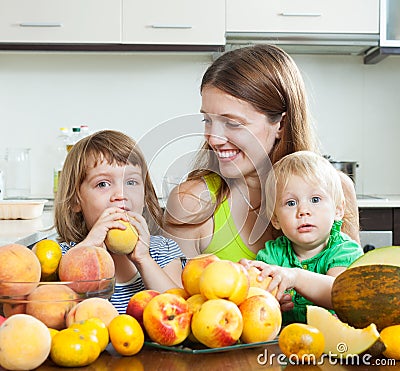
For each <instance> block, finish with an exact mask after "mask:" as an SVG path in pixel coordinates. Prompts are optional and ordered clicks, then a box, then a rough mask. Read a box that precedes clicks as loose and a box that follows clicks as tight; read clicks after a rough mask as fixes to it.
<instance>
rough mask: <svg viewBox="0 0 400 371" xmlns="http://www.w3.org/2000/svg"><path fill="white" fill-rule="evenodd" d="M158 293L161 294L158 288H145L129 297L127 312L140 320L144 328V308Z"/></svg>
mask: <svg viewBox="0 0 400 371" xmlns="http://www.w3.org/2000/svg"><path fill="white" fill-rule="evenodd" d="M157 295H160V293H159V292H158V291H156V290H143V291H139V292H137V293H135V294H133V295H132V297H131V298H130V299H129V302H128V305H127V307H126V314H129V315H130V316H132V317H133V318H135V319H136V320H137V321H138V322H139V324H140V326H141V327H142V329H143V330H144V324H143V311H144V308H145V307H146V305H147V304H148V303H149V301H150V300H151V299H153V298H154V297H155V296H157Z"/></svg>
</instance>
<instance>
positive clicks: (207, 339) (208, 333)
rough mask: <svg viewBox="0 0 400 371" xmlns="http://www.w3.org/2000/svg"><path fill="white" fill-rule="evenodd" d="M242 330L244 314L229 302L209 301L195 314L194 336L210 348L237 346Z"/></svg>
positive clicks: (220, 300)
mask: <svg viewBox="0 0 400 371" xmlns="http://www.w3.org/2000/svg"><path fill="white" fill-rule="evenodd" d="M242 330H243V319H242V314H241V312H240V310H239V308H238V306H237V305H236V304H235V303H233V302H231V301H229V300H225V299H210V300H207V301H206V302H204V303H203V304H202V305H201V307H200V309H199V310H198V311H196V312H195V313H194V314H193V318H192V332H193V335H194V336H195V338H196V339H197V340H198V341H200V342H201V343H202V344H204V345H206V346H207V347H209V348H220V347H225V346H230V345H233V344H235V343H236V342H237V341H238V339H239V338H240V335H241V333H242Z"/></svg>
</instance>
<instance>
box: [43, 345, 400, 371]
mask: <svg viewBox="0 0 400 371" xmlns="http://www.w3.org/2000/svg"><path fill="white" fill-rule="evenodd" d="M278 355H280V358H279V360H278V358H277V356H278ZM284 360H285V358H284V357H283V356H282V355H281V353H280V350H279V347H278V346H277V345H268V346H261V347H257V348H247V349H237V350H234V351H228V352H219V353H207V354H187V353H178V352H173V351H167V350H160V349H154V348H151V347H148V346H145V347H144V348H143V349H142V350H141V351H140V352H139V353H138V354H136V355H135V356H132V357H122V356H119V355H118V354H117V353H116V352H115V351H114V350H113V348H112V347H111V346H109V347H108V348H107V350H106V351H105V352H103V353H102V355H101V356H100V357H99V358H98V359H97V361H96V362H94V363H92V364H91V365H89V366H86V367H79V368H69V369H67V368H61V367H57V366H54V364H53V363H52V362H51V361H46V362H45V363H44V364H43V365H42V366H40V367H39V368H37V369H36V370H40V371H56V370H61V369H63V370H70V371H72V370H75V371H131V370H132V371H142V370H145V371H157V370H159V371H169V370H170V371H186V370H188V371H189V370H190V371H197V370H199V371H200V370H201V371H214V370H217V371H224V370H229V371H236V370H238V371H239V370H240V371H242V370H243V371H251V370H270V371H280V370H285V371H346V370H363V371H364V370H365V371H369V370H380V371H395V370H399V371H400V362H398V364H397V365H387V364H385V365H382V363H383V362H387V361H388V360H386V359H385V358H379V359H371V360H370V362H371V365H360V366H354V365H343V364H342V365H341V364H340V363H339V361H338V362H337V364H335V365H334V364H332V362H328V360H324V362H323V364H320V365H290V364H289V365H285V364H284ZM270 361H271V362H270ZM377 362H379V365H377V364H375V365H373V364H372V363H377Z"/></svg>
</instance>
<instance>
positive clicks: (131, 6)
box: [122, 0, 225, 45]
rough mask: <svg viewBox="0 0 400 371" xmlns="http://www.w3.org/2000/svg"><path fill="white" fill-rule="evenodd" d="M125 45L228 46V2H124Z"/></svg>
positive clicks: (175, 0)
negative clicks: (226, 5)
mask: <svg viewBox="0 0 400 371" xmlns="http://www.w3.org/2000/svg"><path fill="white" fill-rule="evenodd" d="M122 25H123V26H122V42H123V43H127V44H182V45H185V44H186V45H224V44H225V1H224V0H203V1H196V0H169V1H160V0H147V1H146V2H144V1H138V0H123V12H122Z"/></svg>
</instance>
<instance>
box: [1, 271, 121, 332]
mask: <svg viewBox="0 0 400 371" xmlns="http://www.w3.org/2000/svg"><path fill="white" fill-rule="evenodd" d="M114 286H115V277H111V278H104V279H99V280H88V281H54V282H43V281H42V282H36V283H32V282H6V281H0V315H2V316H4V317H10V316H11V315H13V314H17V313H26V314H30V315H32V316H34V317H36V318H37V319H39V320H41V321H42V322H43V323H44V324H45V325H46V326H48V327H51V328H55V329H57V330H60V329H63V328H65V327H66V318H67V316H68V313H69V311H70V310H71V309H72V308H73V307H74V306H75V305H76V304H78V303H79V302H81V301H83V300H85V299H88V298H96V297H97V298H103V299H109V298H110V297H111V296H112V294H113V293H114Z"/></svg>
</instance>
